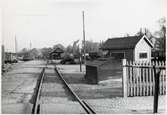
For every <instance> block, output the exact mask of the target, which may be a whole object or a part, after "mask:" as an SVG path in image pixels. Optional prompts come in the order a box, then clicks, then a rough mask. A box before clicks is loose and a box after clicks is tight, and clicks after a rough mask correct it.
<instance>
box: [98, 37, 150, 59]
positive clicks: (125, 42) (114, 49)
mask: <svg viewBox="0 0 167 115" xmlns="http://www.w3.org/2000/svg"><path fill="white" fill-rule="evenodd" d="M152 48H153V44H152V43H151V42H150V40H149V39H148V38H147V37H146V36H145V35H144V36H128V37H119V38H109V39H108V40H107V41H106V42H105V43H104V44H103V46H102V47H101V49H102V50H103V51H105V52H107V55H108V56H109V57H114V58H116V59H123V58H124V59H127V60H133V61H150V60H151V49H152Z"/></svg>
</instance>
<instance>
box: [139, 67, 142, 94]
mask: <svg viewBox="0 0 167 115" xmlns="http://www.w3.org/2000/svg"><path fill="white" fill-rule="evenodd" d="M141 76H142V72H141V68H139V85H140V89H139V91H140V96H142V81H141Z"/></svg>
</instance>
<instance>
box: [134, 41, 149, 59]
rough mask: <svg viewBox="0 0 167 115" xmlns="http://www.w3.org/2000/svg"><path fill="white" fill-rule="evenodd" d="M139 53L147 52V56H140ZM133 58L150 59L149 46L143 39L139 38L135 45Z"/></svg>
mask: <svg viewBox="0 0 167 115" xmlns="http://www.w3.org/2000/svg"><path fill="white" fill-rule="evenodd" d="M141 53H147V58H141V57H140V55H141ZM134 58H135V61H151V47H150V46H149V45H148V43H147V42H146V41H145V39H141V40H140V41H139V42H138V43H137V44H136V47H135V50H134Z"/></svg>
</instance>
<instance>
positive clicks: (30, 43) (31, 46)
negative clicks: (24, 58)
mask: <svg viewBox="0 0 167 115" xmlns="http://www.w3.org/2000/svg"><path fill="white" fill-rule="evenodd" d="M31 48H32V44H31V41H30V50H31Z"/></svg>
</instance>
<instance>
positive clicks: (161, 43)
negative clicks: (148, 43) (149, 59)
mask: <svg viewBox="0 0 167 115" xmlns="http://www.w3.org/2000/svg"><path fill="white" fill-rule="evenodd" d="M158 23H159V27H160V29H159V31H156V32H155V33H154V38H155V39H156V41H155V49H156V50H160V51H162V52H164V53H165V52H166V18H165V17H164V18H161V19H160V20H158Z"/></svg>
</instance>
